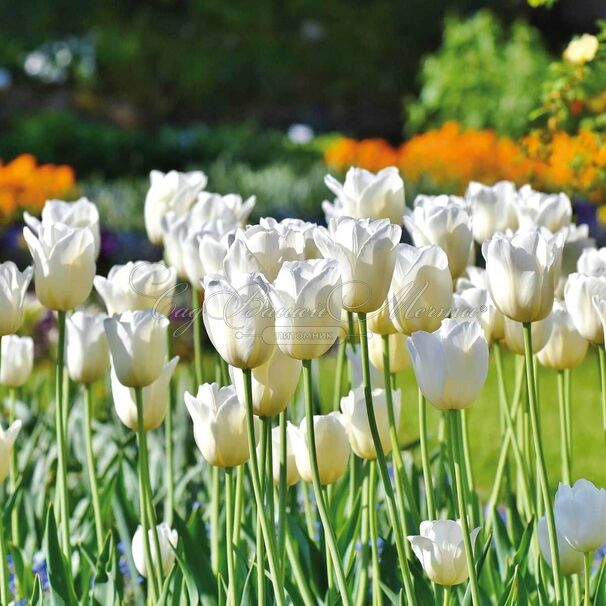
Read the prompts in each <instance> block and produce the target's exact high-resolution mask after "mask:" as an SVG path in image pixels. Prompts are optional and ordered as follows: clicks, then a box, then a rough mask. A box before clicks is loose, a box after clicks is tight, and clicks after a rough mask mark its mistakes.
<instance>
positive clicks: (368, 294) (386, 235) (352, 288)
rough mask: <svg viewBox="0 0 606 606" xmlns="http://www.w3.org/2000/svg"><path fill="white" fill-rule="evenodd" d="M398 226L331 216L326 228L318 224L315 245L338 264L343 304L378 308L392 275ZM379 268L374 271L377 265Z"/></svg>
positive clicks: (351, 307) (399, 232)
mask: <svg viewBox="0 0 606 606" xmlns="http://www.w3.org/2000/svg"><path fill="white" fill-rule="evenodd" d="M401 235H402V229H401V228H400V226H399V225H393V224H392V223H390V222H389V221H388V220H387V219H380V220H371V219H352V218H351V217H339V218H336V219H331V221H330V223H329V225H328V230H327V229H325V228H323V227H319V228H318V229H317V230H316V233H315V235H314V238H315V241H316V245H317V247H318V249H319V250H320V252H321V253H322V255H323V256H324V257H325V258H326V259H330V258H334V259H336V260H337V261H338V263H339V271H340V272H341V279H342V281H343V307H344V308H345V309H346V310H347V311H354V312H356V313H361V312H363V313H369V312H373V311H376V310H377V309H379V307H381V305H382V304H383V302H384V301H385V298H386V296H387V292H388V290H389V286H390V284H391V278H392V275H393V268H394V265H395V262H396V246H397V244H398V242H399V241H400V236H401ZM379 267H380V268H381V271H377V268H379Z"/></svg>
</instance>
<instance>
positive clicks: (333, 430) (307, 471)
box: [293, 412, 350, 485]
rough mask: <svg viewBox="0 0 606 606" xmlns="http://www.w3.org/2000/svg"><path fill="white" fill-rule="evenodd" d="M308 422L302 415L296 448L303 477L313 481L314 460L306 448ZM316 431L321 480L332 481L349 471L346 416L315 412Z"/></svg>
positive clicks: (296, 456) (297, 460) (322, 482)
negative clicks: (317, 413)
mask: <svg viewBox="0 0 606 606" xmlns="http://www.w3.org/2000/svg"><path fill="white" fill-rule="evenodd" d="M306 423H307V419H306V418H305V417H303V419H302V421H301V423H300V425H299V428H298V430H297V431H295V432H293V438H294V440H293V450H294V452H295V461H296V463H297V469H298V471H299V474H300V476H301V478H302V480H303V481H304V482H307V483H311V482H312V474H311V461H310V458H309V449H308V447H307V425H306ZM314 434H315V438H316V456H317V457H318V470H319V472H320V483H321V484H323V485H326V484H332V483H334V482H336V481H337V480H338V479H339V478H341V476H343V474H344V473H345V472H346V471H347V464H348V462H349V453H350V447H349V441H348V439H347V430H346V429H345V421H344V419H343V415H342V414H341V413H338V412H331V413H330V414H328V415H314Z"/></svg>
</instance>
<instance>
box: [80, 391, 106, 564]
mask: <svg viewBox="0 0 606 606" xmlns="http://www.w3.org/2000/svg"><path fill="white" fill-rule="evenodd" d="M83 390H84V435H85V442H86V467H87V471H88V484H89V488H90V500H91V505H92V509H93V516H94V518H95V537H96V539H97V549H98V550H99V553H101V551H102V549H103V523H102V522H101V506H100V504H99V488H98V486H97V471H96V469H97V468H96V464H95V454H94V451H93V432H92V418H93V394H92V385H91V384H90V383H89V384H87V385H84V386H83Z"/></svg>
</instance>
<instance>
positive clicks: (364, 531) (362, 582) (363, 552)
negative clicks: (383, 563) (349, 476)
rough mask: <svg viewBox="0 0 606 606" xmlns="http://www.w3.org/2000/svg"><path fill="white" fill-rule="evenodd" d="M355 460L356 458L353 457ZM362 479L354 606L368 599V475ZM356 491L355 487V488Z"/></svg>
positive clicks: (358, 605) (360, 605)
mask: <svg viewBox="0 0 606 606" xmlns="http://www.w3.org/2000/svg"><path fill="white" fill-rule="evenodd" d="M353 458H357V457H353ZM363 474H364V477H363V479H362V495H361V499H362V509H361V517H362V523H361V525H360V570H359V572H358V574H357V580H358V583H357V587H356V606H363V605H364V604H366V600H367V598H368V595H367V590H368V559H369V551H370V549H369V545H368V528H369V514H368V511H369V510H368V481H369V478H368V473H365V470H363ZM356 489H357V487H356Z"/></svg>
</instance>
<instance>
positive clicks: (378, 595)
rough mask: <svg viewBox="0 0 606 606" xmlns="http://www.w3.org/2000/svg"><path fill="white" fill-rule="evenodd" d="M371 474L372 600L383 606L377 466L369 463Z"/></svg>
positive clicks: (369, 493) (369, 518)
mask: <svg viewBox="0 0 606 606" xmlns="http://www.w3.org/2000/svg"><path fill="white" fill-rule="evenodd" d="M369 464H370V473H369V477H368V526H369V529H370V553H371V557H372V598H373V600H372V601H373V604H376V605H377V606H382V604H383V594H382V592H381V567H380V566H379V545H378V543H379V533H378V530H377V510H376V503H375V498H376V489H377V487H376V485H377V464H376V461H369Z"/></svg>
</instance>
